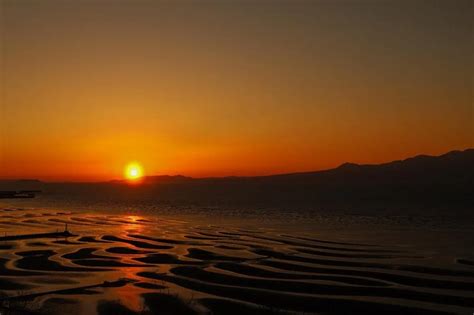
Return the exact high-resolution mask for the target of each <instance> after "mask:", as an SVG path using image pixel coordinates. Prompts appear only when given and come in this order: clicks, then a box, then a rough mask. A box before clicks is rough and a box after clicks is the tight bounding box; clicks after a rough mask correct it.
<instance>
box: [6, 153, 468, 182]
mask: <svg viewBox="0 0 474 315" xmlns="http://www.w3.org/2000/svg"><path fill="white" fill-rule="evenodd" d="M469 150H474V147H468V148H465V149H456V150H450V151H447V152H445V153H442V154H439V155H430V154H423V153H420V154H417V155H413V156H410V157H406V158H403V159H398V160H390V161H386V162H381V163H353V162H344V163H341V164H339V165H338V166H335V167H332V168H325V169H319V170H307V171H296V172H287V173H273V174H266V175H264V174H262V175H224V176H203V177H192V176H186V175H183V174H175V175H170V174H155V175H146V176H143V177H141V178H143V179H146V178H152V177H184V178H187V179H225V178H255V177H270V176H281V175H292V174H308V173H316V172H325V171H330V170H334V169H337V168H340V167H341V166H343V165H348V164H349V165H358V166H370V165H385V164H390V163H395V162H403V161H406V160H410V159H414V158H419V157H442V156H445V155H448V154H452V153H456V152H465V151H469ZM0 181H39V182H42V183H59V184H61V183H77V184H87V183H95V184H100V183H111V182H127V180H126V179H124V178H121V179H109V180H89V181H88V180H44V179H40V178H25V177H21V178H20V177H19V178H11V177H10V178H3V177H0Z"/></svg>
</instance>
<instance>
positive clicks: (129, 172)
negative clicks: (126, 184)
mask: <svg viewBox="0 0 474 315" xmlns="http://www.w3.org/2000/svg"><path fill="white" fill-rule="evenodd" d="M124 173H125V174H124V175H125V178H127V179H128V180H138V179H140V178H141V177H142V176H143V167H142V166H141V165H140V164H139V163H137V162H132V163H129V164H128V165H127V166H126V167H125V172H124Z"/></svg>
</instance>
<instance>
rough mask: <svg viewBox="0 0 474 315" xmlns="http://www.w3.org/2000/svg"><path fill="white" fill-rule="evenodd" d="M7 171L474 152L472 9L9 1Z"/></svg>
mask: <svg viewBox="0 0 474 315" xmlns="http://www.w3.org/2000/svg"><path fill="white" fill-rule="evenodd" d="M0 3H1V10H2V11H1V31H2V33H1V44H2V64H1V71H0V72H1V74H2V78H1V79H2V96H1V99H0V102H1V103H0V131H1V134H0V141H1V147H0V177H25V176H28V177H40V178H50V179H81V180H82V179H105V178H112V177H117V176H120V174H121V171H122V168H123V166H124V165H125V164H126V163H127V162H128V161H131V160H136V161H139V162H140V163H141V164H142V165H143V167H144V169H145V171H146V172H147V173H148V174H150V173H153V174H156V173H170V174H176V173H182V174H187V175H194V176H208V175H249V174H269V173H278V172H290V171H303V170H315V169H321V168H327V167H332V166H336V165H338V164H340V163H342V162H344V161H354V162H367V163H371V162H381V161H386V160H392V159H398V158H402V157H406V156H410V155H414V154H418V153H431V154H438V153H442V152H444V151H449V150H451V149H462V148H466V147H472V146H474V139H473V137H474V130H473V128H474V127H473V126H474V123H473V121H474V117H473V99H472V91H473V22H472V21H473V20H474V13H473V2H472V1H384V0H382V1H355V0H354V1H329V0H328V1H289V0H288V1H270V0H261V1H256V0H255V1H230V0H229V1H141V0H134V1H132V0H129V1H118V0H117V1H114V0H109V1H106V0H102V1H99V0H96V1H91V0H89V1H86V0H79V1H66V0H64V1H51V0H41V1H39V0H38V1H33V0H30V1H24V0H0Z"/></svg>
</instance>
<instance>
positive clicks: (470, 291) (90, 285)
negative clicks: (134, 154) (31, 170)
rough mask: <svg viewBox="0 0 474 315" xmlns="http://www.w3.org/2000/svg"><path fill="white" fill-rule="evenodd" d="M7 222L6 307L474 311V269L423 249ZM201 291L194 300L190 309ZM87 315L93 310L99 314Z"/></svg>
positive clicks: (68, 218) (197, 229)
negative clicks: (25, 303) (62, 234)
mask: <svg viewBox="0 0 474 315" xmlns="http://www.w3.org/2000/svg"><path fill="white" fill-rule="evenodd" d="M0 220H1V225H0V233H1V234H0V235H2V237H3V238H5V240H2V237H0V293H1V294H0V301H5V299H6V297H5V296H9V297H8V299H9V300H10V302H11V301H12V299H13V300H15V297H16V298H17V299H18V298H19V296H20V295H21V296H22V297H21V298H22V299H27V300H31V301H35V302H37V303H38V305H40V306H41V305H42V306H43V309H47V310H48V313H53V314H54V313H57V314H61V309H62V307H66V309H68V308H67V305H71V309H74V310H76V311H77V310H79V309H81V307H85V305H86V304H88V305H92V304H93V305H95V306H94V307H93V309H94V311H95V312H96V313H97V314H113V313H114V312H115V313H117V312H118V313H120V312H122V313H126V314H140V311H141V308H140V307H141V306H140V305H145V306H146V307H147V309H149V310H160V309H161V310H168V311H170V312H171V313H172V312H173V311H174V312H176V311H183V312H187V313H189V314H195V313H196V314H198V313H203V312H204V313H205V312H209V311H211V312H213V313H214V314H244V313H247V314H252V313H253V314H267V313H268V314H272V309H275V308H277V309H282V310H286V311H290V312H307V313H324V314H349V313H351V314H452V313H454V314H456V313H457V314H463V313H464V314H470V313H472V310H473V309H474V269H473V268H472V266H473V265H474V262H473V260H472V259H468V258H457V257H454V258H453V259H452V260H451V261H452V263H451V264H449V263H448V264H439V263H438V262H434V261H432V259H431V258H430V257H425V256H424V254H423V253H422V252H421V251H420V252H417V251H412V250H407V249H404V248H393V247H390V248H388V247H385V246H381V245H380V244H366V243H357V242H350V241H334V240H327V239H321V238H318V237H317V235H316V233H315V235H312V236H303V235H287V234H285V235H282V234H278V233H274V232H270V231H265V230H258V231H253V230H248V229H246V230H244V229H239V228H226V229H224V228H220V227H218V226H192V225H190V224H187V223H186V222H181V221H174V220H162V219H153V218H149V217H147V218H144V217H137V216H111V215H97V214H96V215H87V214H81V213H71V212H54V211H39V210H27V209H0ZM64 224H68V227H69V229H70V230H71V231H72V233H73V234H74V236H71V237H67V238H54V237H51V236H48V237H41V236H35V237H33V238H30V237H25V236H22V237H16V236H15V235H19V234H36V235H40V234H39V233H49V232H54V231H55V230H58V231H61V230H62V229H63V227H64ZM53 234H54V233H53ZM119 279H123V280H119ZM169 293H172V294H169ZM174 293H177V294H179V296H180V297H182V299H180V298H177V297H176V296H174ZM64 296H68V298H65V297H64ZM191 296H192V297H193V302H192V303H186V302H183V301H185V300H186V299H187V298H189V297H191ZM117 300H118V301H119V302H117ZM135 300H136V301H140V303H138V302H137V303H133V301H135ZM91 303H92V304H91ZM0 305H1V304H0ZM81 305H82V306H81ZM0 310H1V307H0ZM81 312H82V313H81ZM81 312H79V313H80V314H90V307H89V308H84V310H83V311H81ZM239 312H240V313H239Z"/></svg>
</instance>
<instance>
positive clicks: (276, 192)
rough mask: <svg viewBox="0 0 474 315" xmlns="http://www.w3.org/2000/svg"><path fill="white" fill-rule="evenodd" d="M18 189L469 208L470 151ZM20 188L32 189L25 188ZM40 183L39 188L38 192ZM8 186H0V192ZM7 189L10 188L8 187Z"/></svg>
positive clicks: (473, 162)
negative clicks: (258, 172)
mask: <svg viewBox="0 0 474 315" xmlns="http://www.w3.org/2000/svg"><path fill="white" fill-rule="evenodd" d="M20 183H21V184H22V187H21V188H20V189H38V188H41V189H42V190H43V191H44V193H45V194H56V193H60V192H62V193H63V194H66V195H69V196H71V198H74V196H75V195H77V193H78V192H79V193H80V194H81V195H83V194H85V195H88V194H89V196H92V197H94V198H97V197H99V198H100V197H101V196H102V197H104V198H114V199H118V200H120V198H128V199H130V198H133V199H140V200H150V201H152V200H153V201H157V202H169V203H193V204H196V203H197V204H222V203H226V204H242V203H251V204H256V203H257V204H259V203H261V204H272V205H283V204H290V205H313V204H334V203H344V204H347V203H351V204H355V203H367V202H370V203H418V204H419V203H421V204H435V205H436V204H444V205H453V206H454V205H463V206H469V207H470V206H472V205H474V202H473V201H474V189H473V187H474V149H466V150H464V151H451V152H448V153H446V154H443V155H440V156H428V155H419V156H415V157H412V158H408V159H405V160H399V161H392V162H389V163H383V164H377V165H366V164H353V163H344V164H342V165H340V166H339V167H337V168H334V169H329V170H324V171H315V172H303V173H292V174H280V175H271V176H256V177H215V178H191V177H185V176H179V175H178V176H166V175H165V176H148V177H145V178H144V179H143V182H142V185H133V186H130V185H128V184H127V182H126V181H117V180H116V181H110V182H102V183H39V182H37V181H24V182H20ZM25 184H34V187H32V186H31V185H30V186H28V185H26V186H27V187H26V186H25ZM39 184H40V186H41V187H38V185H39ZM8 185H10V186H12V185H13V182H11V181H10V182H5V181H3V182H0V189H4V188H5V186H8ZM10 189H11V188H10Z"/></svg>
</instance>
